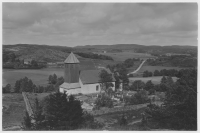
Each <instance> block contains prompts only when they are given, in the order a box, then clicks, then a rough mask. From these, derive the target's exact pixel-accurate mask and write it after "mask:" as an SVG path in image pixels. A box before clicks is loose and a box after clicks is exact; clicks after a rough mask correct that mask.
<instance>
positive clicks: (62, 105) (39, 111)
mask: <svg viewBox="0 0 200 133" xmlns="http://www.w3.org/2000/svg"><path fill="white" fill-rule="evenodd" d="M33 111H34V115H33V116H29V115H28V113H26V116H25V117H24V122H23V124H22V128H23V129H24V130H75V129H81V128H92V129H97V128H102V126H103V124H101V123H99V122H97V121H95V119H94V117H93V116H92V115H90V114H88V113H86V112H84V111H83V109H82V108H81V102H80V101H79V100H77V99H75V98H74V96H72V95H70V96H67V95H66V94H62V93H59V92H57V93H54V94H50V95H49V96H47V97H46V98H45V100H44V101H43V102H42V104H40V103H39V102H38V100H37V99H36V100H35V106H34V109H33ZM30 121H31V123H30Z"/></svg>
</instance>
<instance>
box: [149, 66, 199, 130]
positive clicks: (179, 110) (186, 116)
mask: <svg viewBox="0 0 200 133" xmlns="http://www.w3.org/2000/svg"><path fill="white" fill-rule="evenodd" d="M167 87H168V86H167ZM146 113H147V114H148V115H149V116H150V117H151V120H153V121H154V122H157V124H158V126H159V127H160V128H168V129H172V130H197V70H196V69H189V70H186V71H185V73H184V74H183V75H182V76H181V77H180V79H179V80H177V82H176V83H175V85H173V86H169V87H168V88H167V91H166V97H165V100H164V104H163V106H162V107H159V106H155V105H154V106H152V107H149V108H148V109H147V110H146Z"/></svg>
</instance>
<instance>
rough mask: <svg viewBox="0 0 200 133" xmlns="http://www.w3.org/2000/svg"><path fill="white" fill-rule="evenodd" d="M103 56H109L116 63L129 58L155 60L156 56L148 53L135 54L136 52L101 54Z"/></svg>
mask: <svg viewBox="0 0 200 133" xmlns="http://www.w3.org/2000/svg"><path fill="white" fill-rule="evenodd" d="M101 54H103V55H107V56H110V57H112V58H113V59H114V60H115V61H125V60H126V59H129V58H140V59H147V58H154V56H152V55H150V54H146V53H134V52H127V51H124V52H118V53H101Z"/></svg>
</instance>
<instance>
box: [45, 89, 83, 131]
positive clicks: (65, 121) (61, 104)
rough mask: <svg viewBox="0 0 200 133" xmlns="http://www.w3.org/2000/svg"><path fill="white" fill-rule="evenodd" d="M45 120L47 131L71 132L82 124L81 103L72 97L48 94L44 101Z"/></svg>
mask: <svg viewBox="0 0 200 133" xmlns="http://www.w3.org/2000/svg"><path fill="white" fill-rule="evenodd" d="M44 109H45V120H46V126H47V127H48V129H49V130H73V129H77V128H79V127H80V126H81V124H82V123H83V109H82V108H81V102H80V101H79V100H76V99H75V98H74V96H72V95H70V96H67V95H66V94H62V93H59V92H57V93H54V94H50V95H49V96H48V97H47V98H46V99H45V107H44Z"/></svg>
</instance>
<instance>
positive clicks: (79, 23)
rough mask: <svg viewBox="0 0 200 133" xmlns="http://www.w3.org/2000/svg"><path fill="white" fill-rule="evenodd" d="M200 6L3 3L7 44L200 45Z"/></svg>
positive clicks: (4, 41)
mask: <svg viewBox="0 0 200 133" xmlns="http://www.w3.org/2000/svg"><path fill="white" fill-rule="evenodd" d="M197 16H198V7H197V3H185V4H184V3H182V4H180V3H171V4H170V3H167V4H165V3H161V4H155V3H150V4H147V3H142V4H139V3H137V4H136V3H126V4H123V3H118V4H116V3H95V4H94V3H3V44H17V43H28V44H47V45H64V46H79V45H101V44H105V45H111V44H122V43H126V44H127V43H128V44H130V43H131V44H142V45H197V34H198V31H197V26H198V23H197Z"/></svg>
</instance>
